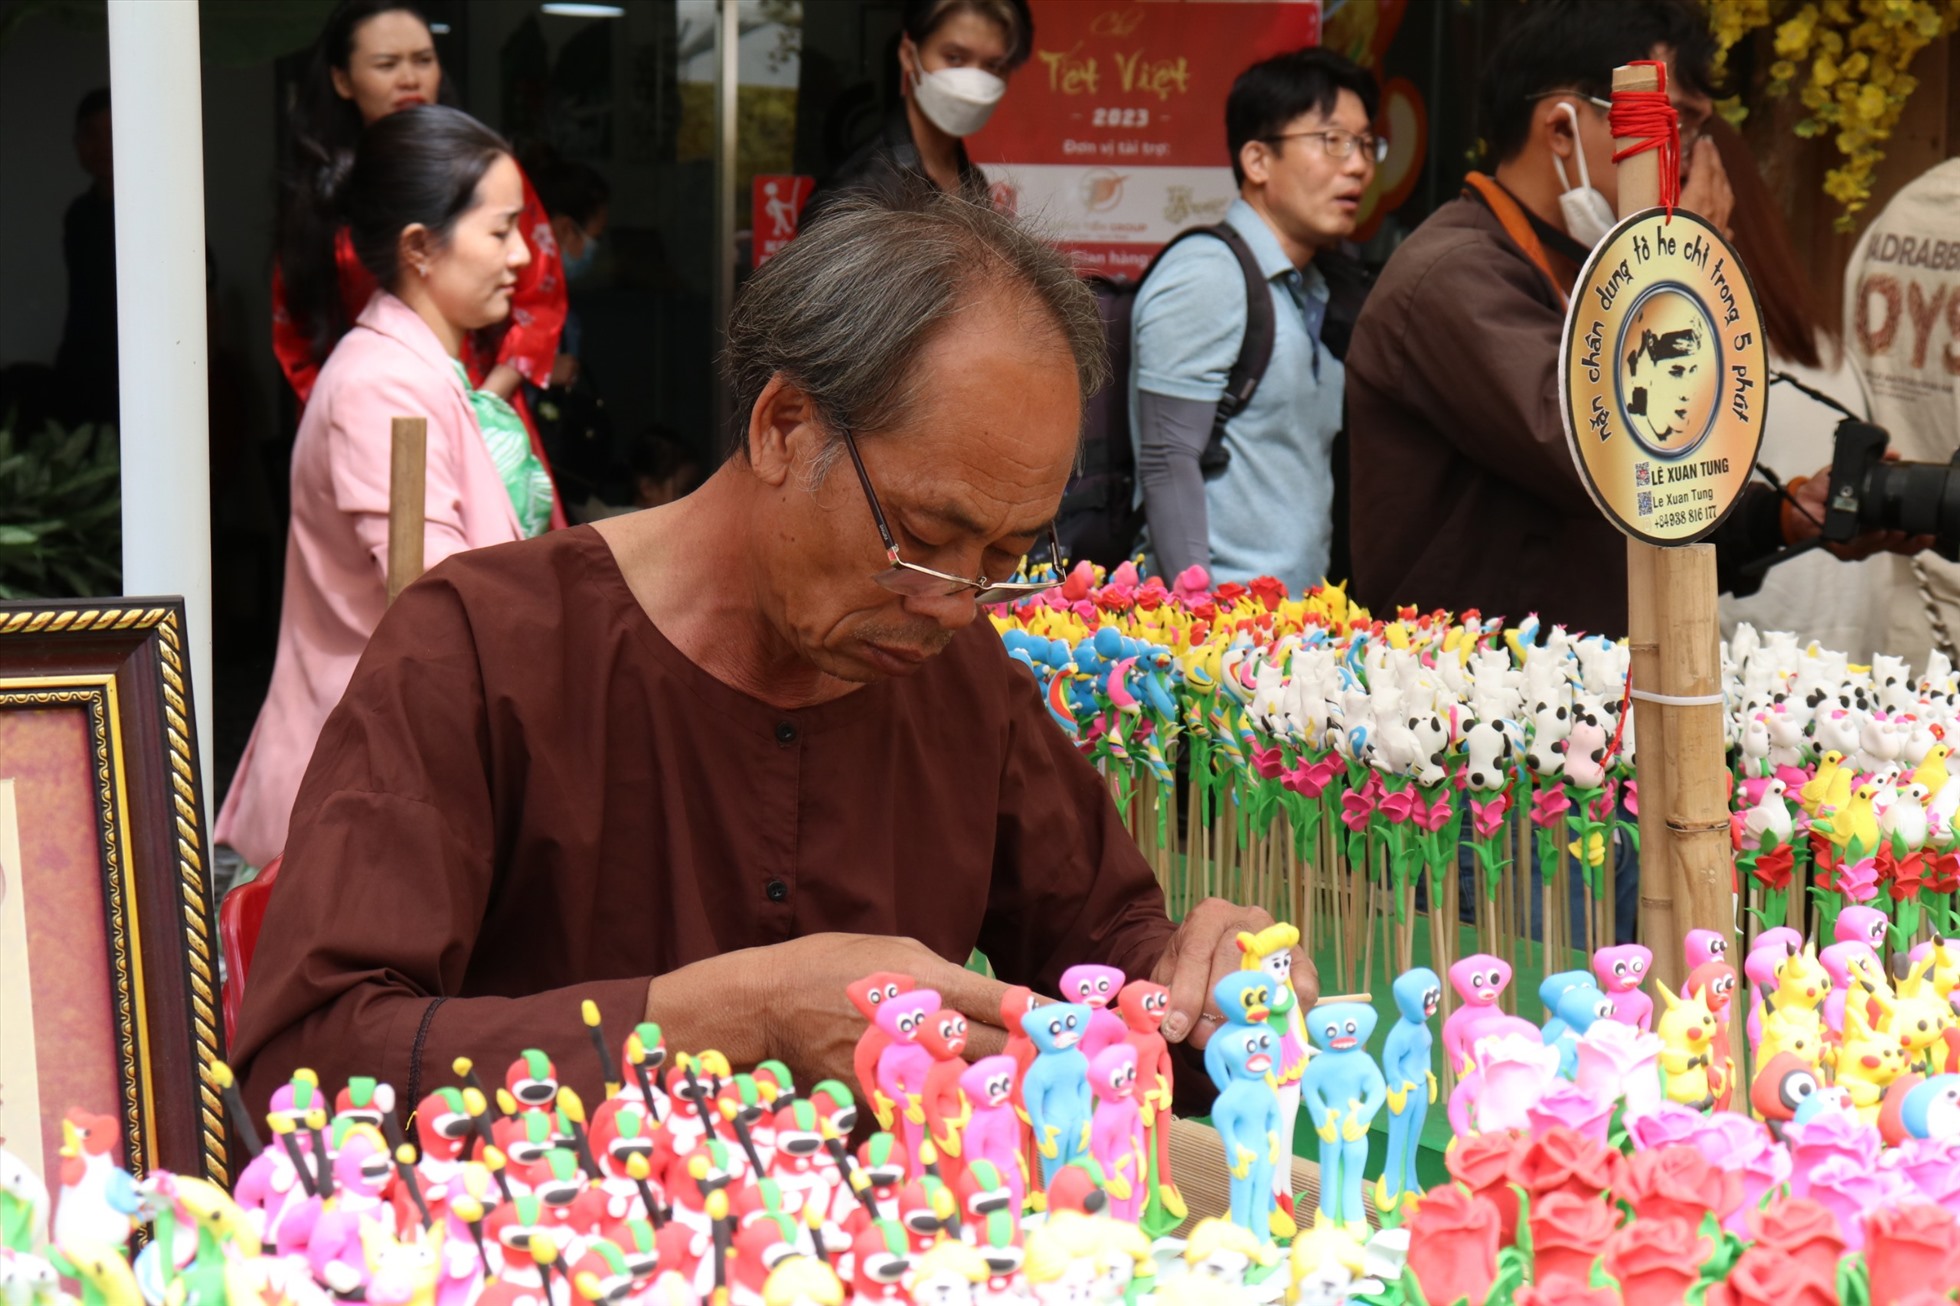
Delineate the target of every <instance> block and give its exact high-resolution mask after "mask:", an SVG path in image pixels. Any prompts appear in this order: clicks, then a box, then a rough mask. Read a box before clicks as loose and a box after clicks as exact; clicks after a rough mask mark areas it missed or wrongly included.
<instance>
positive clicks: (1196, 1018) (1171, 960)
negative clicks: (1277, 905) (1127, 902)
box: [1150, 898, 1320, 1048]
mask: <svg viewBox="0 0 1960 1306" xmlns="http://www.w3.org/2000/svg"><path fill="white" fill-rule="evenodd" d="M1272 923H1273V918H1272V917H1271V916H1268V915H1267V914H1266V913H1265V912H1264V911H1262V910H1260V909H1259V908H1257V907H1235V906H1233V905H1232V904H1231V903H1229V902H1226V901H1225V900H1224V899H1223V898H1207V899H1205V900H1204V901H1203V902H1201V903H1199V904H1198V905H1197V906H1196V907H1193V908H1192V909H1191V913H1190V915H1188V916H1186V917H1185V918H1184V923H1183V924H1182V925H1179V926H1178V927H1177V933H1176V934H1173V935H1172V936H1171V941H1170V945H1169V946H1168V947H1166V948H1165V949H1164V955H1163V956H1162V957H1159V958H1158V959H1157V967H1156V969H1155V970H1153V971H1152V972H1151V973H1150V978H1151V979H1152V980H1153V981H1155V982H1156V983H1158V984H1162V985H1163V986H1164V987H1165V988H1167V989H1169V990H1170V991H1171V1009H1170V1011H1169V1013H1168V1014H1166V1015H1165V1017H1164V1037H1165V1038H1166V1039H1168V1040H1169V1041H1171V1042H1172V1043H1185V1042H1188V1043H1189V1044H1190V1045H1191V1046H1192V1047H1194V1048H1202V1047H1203V1046H1204V1045H1205V1044H1207V1043H1209V1042H1211V1033H1212V1030H1214V1029H1216V1028H1217V1027H1218V1025H1219V1023H1220V1022H1221V1021H1222V1020H1224V1015H1223V1013H1221V1012H1220V1011H1219V1010H1218V1007H1217V1005H1216V1004H1214V1003H1213V1002H1212V1000H1211V990H1212V987H1213V986H1214V985H1216V984H1217V983H1218V981H1219V980H1221V979H1223V978H1225V977H1226V976H1227V975H1230V974H1231V973H1232V972H1234V971H1236V970H1238V969H1240V966H1239V962H1240V959H1241V958H1242V957H1243V956H1244V955H1245V954H1243V953H1241V952H1240V951H1239V943H1238V937H1239V934H1240V932H1242V931H1243V932H1245V933H1248V934H1257V933H1258V932H1259V931H1260V930H1263V929H1265V928H1266V927H1267V926H1269V925H1271V924H1272ZM1293 991H1294V992H1295V993H1297V994H1299V995H1300V1004H1301V1007H1302V1008H1303V1009H1305V1008H1310V1007H1312V1006H1313V1004H1314V1002H1315V1001H1316V1000H1317V999H1318V998H1319V997H1320V974H1319V972H1317V971H1316V970H1314V968H1313V963H1312V962H1310V961H1308V960H1307V954H1306V953H1304V952H1302V951H1301V950H1300V949H1298V948H1295V949H1293Z"/></svg>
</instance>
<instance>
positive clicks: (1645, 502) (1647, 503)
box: [1636, 490, 1654, 517]
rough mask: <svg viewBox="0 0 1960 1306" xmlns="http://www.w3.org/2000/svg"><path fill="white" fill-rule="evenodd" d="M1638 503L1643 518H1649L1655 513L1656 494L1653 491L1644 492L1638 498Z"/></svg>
mask: <svg viewBox="0 0 1960 1306" xmlns="http://www.w3.org/2000/svg"><path fill="white" fill-rule="evenodd" d="M1636 503H1637V505H1638V507H1639V509H1640V515H1641V516H1642V517H1646V516H1649V515H1650V514H1652V513H1653V511H1654V492H1653V491H1652V490H1642V491H1641V492H1640V494H1639V495H1638V496H1637V499H1636Z"/></svg>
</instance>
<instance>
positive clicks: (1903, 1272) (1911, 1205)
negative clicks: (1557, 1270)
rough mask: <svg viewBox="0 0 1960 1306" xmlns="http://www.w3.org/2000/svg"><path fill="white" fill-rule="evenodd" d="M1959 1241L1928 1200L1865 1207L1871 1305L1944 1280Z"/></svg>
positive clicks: (1947, 1217)
mask: <svg viewBox="0 0 1960 1306" xmlns="http://www.w3.org/2000/svg"><path fill="white" fill-rule="evenodd" d="M1533 1227H1534V1228H1535V1227H1536V1224H1535V1222H1534V1225H1533ZM1956 1246H1960V1220H1955V1219H1954V1217H1953V1216H1952V1214H1951V1213H1949V1212H1947V1211H1944V1210H1941V1209H1940V1208H1939V1207H1937V1206H1934V1205H1932V1204H1930V1203H1928V1202H1903V1203H1901V1204H1899V1205H1898V1206H1892V1207H1882V1208H1880V1209H1879V1210H1876V1211H1868V1212H1866V1214H1865V1268H1866V1269H1867V1270H1868V1271H1870V1274H1871V1292H1872V1306H1893V1303H1895V1302H1896V1301H1898V1299H1899V1298H1901V1297H1904V1296H1906V1295H1908V1294H1909V1293H1911V1292H1913V1291H1914V1290H1915V1289H1918V1288H1923V1287H1925V1286H1927V1285H1928V1284H1936V1283H1941V1282H1942V1280H1941V1278H1940V1276H1941V1275H1942V1274H1944V1273H1945V1272H1946V1266H1947V1262H1948V1261H1949V1260H1950V1259H1951V1258H1952V1256H1953V1251H1954V1248H1955V1247H1956Z"/></svg>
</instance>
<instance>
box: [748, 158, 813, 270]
mask: <svg viewBox="0 0 1960 1306" xmlns="http://www.w3.org/2000/svg"><path fill="white" fill-rule="evenodd" d="M816 188H817V179H816V178H815V177H798V176H793V175H791V174H789V173H784V172H766V173H757V174H756V178H755V185H754V187H753V188H752V189H751V190H750V192H749V197H750V204H751V207H750V209H749V215H750V216H749V224H750V226H751V227H752V228H753V229H754V230H753V232H752V234H751V240H750V250H749V262H750V265H751V266H753V267H758V268H759V267H761V266H762V265H763V264H764V263H767V262H768V261H769V260H770V259H771V258H772V257H774V256H775V255H777V254H780V253H781V252H782V249H783V246H785V245H787V244H789V243H790V241H792V240H794V239H795V238H796V226H797V223H798V222H800V221H801V220H802V217H803V206H804V205H805V204H807V203H809V202H810V192H811V191H813V190H815V189H816Z"/></svg>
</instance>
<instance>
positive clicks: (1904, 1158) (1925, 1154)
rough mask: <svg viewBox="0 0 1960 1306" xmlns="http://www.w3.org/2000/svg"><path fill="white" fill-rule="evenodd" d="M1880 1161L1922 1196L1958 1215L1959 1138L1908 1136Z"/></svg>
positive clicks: (1959, 1211)
mask: <svg viewBox="0 0 1960 1306" xmlns="http://www.w3.org/2000/svg"><path fill="white" fill-rule="evenodd" d="M1881 1163H1882V1164H1884V1165H1886V1167H1887V1168H1888V1169H1891V1170H1892V1171H1894V1172H1895V1173H1896V1174H1898V1175H1899V1176H1900V1177H1901V1178H1902V1179H1904V1180H1905V1181H1906V1182H1907V1183H1909V1184H1911V1185H1912V1186H1913V1188H1914V1190H1915V1191H1917V1192H1918V1194H1919V1195H1920V1196H1921V1197H1923V1198H1924V1199H1925V1200H1927V1201H1929V1202H1932V1203H1935V1204H1936V1205H1938V1206H1941V1207H1944V1208H1945V1209H1946V1210H1947V1211H1949V1212H1951V1213H1952V1214H1954V1215H1960V1138H1908V1139H1907V1140H1906V1141H1905V1142H1903V1143H1901V1144H1899V1146H1897V1147H1894V1148H1891V1149H1889V1150H1887V1151H1886V1153H1885V1155H1884V1156H1883V1158H1881Z"/></svg>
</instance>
